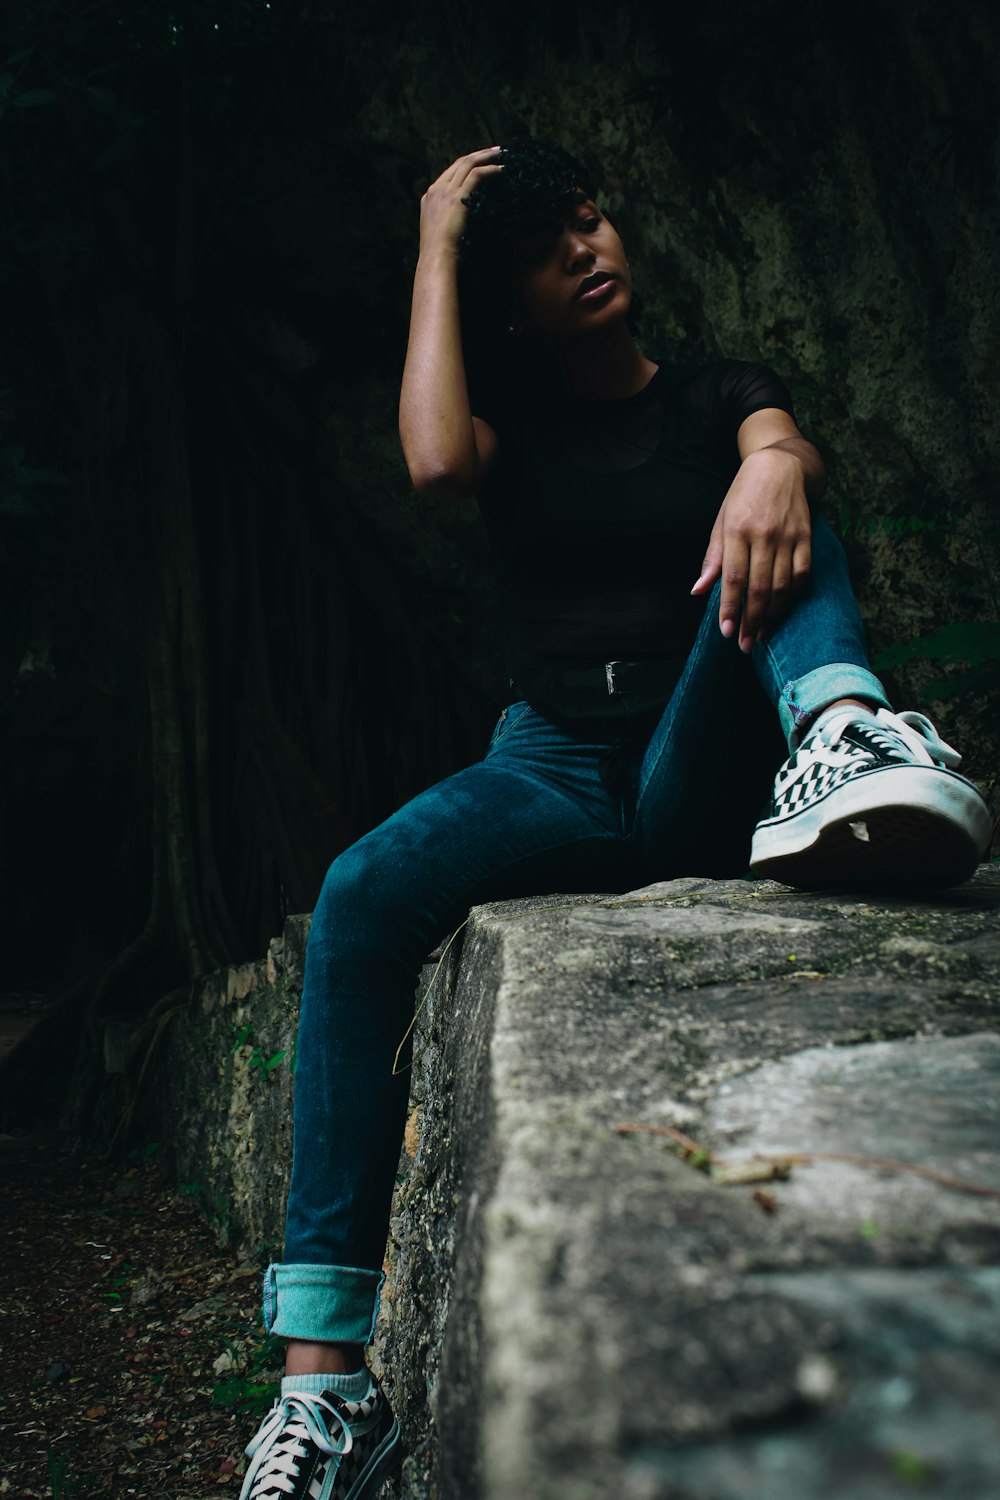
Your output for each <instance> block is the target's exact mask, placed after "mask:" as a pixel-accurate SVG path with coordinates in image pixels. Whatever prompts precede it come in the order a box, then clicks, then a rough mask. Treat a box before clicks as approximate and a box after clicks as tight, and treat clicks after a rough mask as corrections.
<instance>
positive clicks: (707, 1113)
mask: <svg viewBox="0 0 1000 1500" xmlns="http://www.w3.org/2000/svg"><path fill="white" fill-rule="evenodd" d="M998 907H1000V870H997V869H996V868H995V867H989V868H984V869H983V870H981V871H980V873H979V875H978V877H977V879H976V881H975V882H974V883H973V884H970V885H968V886H966V887H964V888H962V889H961V890H959V891H956V892H952V893H949V894H946V895H944V896H942V897H939V898H935V899H932V900H928V901H917V900H915V899H913V898H911V897H907V898H906V899H898V900H897V899H892V898H887V897H877V898H876V897H874V896H872V897H868V898H859V897H858V896H856V895H850V896H848V895H844V896H837V895H833V896H826V895H804V894H798V893H795V892H791V891H788V890H784V889H782V888H781V887H778V886H776V885H773V884H769V883H751V882H744V881H731V882H711V881H696V880H681V881H671V882H667V883H664V884H660V885H655V886H651V887H648V888H647V889H646V890H644V891H640V892H634V893H632V894H630V895H628V896H623V897H601V896H595V897H552V898H550V899H547V900H541V901H524V902H508V903H502V904H498V905H495V906H488V907H480V908H478V909H477V910H476V911H475V912H474V913H473V915H472V917H471V920H470V922H469V924H468V927H467V928H466V930H465V932H464V933H463V934H462V936H461V938H460V939H459V941H458V942H456V944H455V945H454V947H453V948H452V950H451V952H450V953H449V955H448V957H447V958H446V960H445V962H444V964H443V966H442V970H441V972H440V973H439V974H438V976H437V977H436V979H435V983H434V987H433V989H432V990H431V993H430V996H429V998H428V999H427V1001H426V1002H425V1004H424V1006H423V1009H422V1011H421V1017H420V1024H419V1027H418V1033H417V1036H418V1040H417V1060H416V1065H415V1069H414V1079H413V1094H412V1104H413V1116H412V1119H411V1128H410V1130H409V1132H408V1143H409V1152H410V1153H412V1154H409V1153H408V1154H404V1157H403V1160H402V1164H401V1174H400V1175H401V1182H400V1187H399V1191H398V1193H397V1199H396V1204H395V1211H394V1216H393V1221H392V1234H391V1238H390V1244H389V1253H388V1260H387V1265H388V1268H389V1271H390V1278H389V1283H388V1287H387V1295H386V1297H385V1301H384V1307H383V1318H382V1323H381V1327H380V1330H379V1342H378V1346H377V1358H378V1362H379V1364H380V1367H381V1368H382V1369H383V1371H384V1374H385V1378H386V1381H387V1384H388V1385H389V1386H390V1387H391V1389H392V1394H393V1398H394V1400H395V1403H396V1405H397V1408H398V1410H399V1411H400V1415H401V1417H402V1420H403V1422H404V1425H405V1427H406V1430H407V1435H408V1439H409V1442H410V1448H411V1454H412V1457H411V1458H410V1460H408V1463H407V1468H406V1471H405V1473H404V1483H403V1485H402V1487H401V1488H400V1490H399V1492H398V1493H399V1495H400V1497H402V1500H432V1497H436V1496H441V1497H449V1500H451V1497H456V1500H457V1497H461V1500H473V1497H476V1496H481V1497H482V1500H526V1497H530V1500H598V1497H600V1500H607V1497H611V1496H614V1497H623V1500H667V1497H670V1500H771V1497H772V1496H782V1497H783V1496H785V1495H794V1496H796V1500H821V1497H822V1500H828V1497H830V1496H831V1495H834V1494H838V1495H839V1494H848V1493H849V1494H850V1495H851V1496H852V1500H855V1497H862V1500H883V1497H885V1500H889V1497H890V1496H895V1495H898V1494H899V1493H901V1492H905V1489H906V1487H907V1484H908V1483H919V1484H920V1486H921V1492H922V1493H924V1494H926V1495H929V1496H933V1497H935V1500H951V1497H955V1500H958V1497H959V1496H961V1497H962V1500H973V1497H975V1500H979V1497H980V1496H982V1497H985V1496H987V1495H989V1494H991V1493H994V1492H996V1491H997V1490H998V1489H1000V1438H998V1437H997V1434H996V1431H995V1426H996V1424H995V1421H994V1417H995V1389H996V1387H995V1372H996V1368H997V1360H998V1355H1000V1342H998V1336H997V1332H996V1329H997V1320H996V1310H997V1305H998V1303H1000V1198H998V1196H997V1191H998V1190H1000V1172H998V1165H1000V1122H998V1103H997V1101H998V1098H1000V1090H998V1088H997V1083H998V1081H1000V1079H998V1074H1000V1024H998V1021H1000V986H998V981H997V974H998V971H1000V925H998V922H997V911H998ZM302 934H303V925H302V923H301V921H300V919H295V921H294V922H293V923H292V924H290V927H289V929H286V935H285V940H284V945H283V947H282V948H281V950H276V949H275V948H274V946H273V945H272V953H271V956H270V960H269V963H270V974H271V985H270V987H269V983H268V972H269V971H268V969H267V966H263V965H262V966H257V967H256V968H254V969H253V970H246V971H239V972H240V973H242V974H243V975H244V978H243V980H242V981H238V980H237V981H236V982H235V983H233V984H231V985H230V987H229V988H228V989H227V990H226V991H222V990H221V989H219V987H218V986H217V987H216V989H215V991H214V992H213V993H214V994H215V999H214V1000H213V1001H212V1002H211V1003H207V997H206V999H205V1000H203V1005H202V1012H203V1013H202V1014H201V1015H200V1016H199V1018H198V1019H197V1021H196V1023H195V1025H194V1026H193V1027H192V1025H191V1023H190V1022H187V1023H185V1024H183V1025H179V1026H177V1027H175V1030H174V1034H173V1035H172V1037H171V1038H170V1040H169V1042H168V1047H169V1049H170V1075H171V1077H175V1078H176V1077H177V1076H178V1074H182V1073H184V1071H185V1069H187V1070H188V1075H187V1077H186V1078H185V1079H184V1082H183V1089H184V1091H185V1097H186V1099H187V1100H188V1101H189V1102H188V1103H187V1104H186V1105H184V1106H183V1107H181V1106H180V1105H179V1104H178V1105H177V1106H175V1112H174V1116H173V1118H174V1122H175V1123H174V1128H175V1130H177V1131H178V1132H179V1133H180V1137H181V1139H182V1142H183V1139H184V1133H185V1131H187V1144H186V1145H184V1144H182V1145H181V1147H180V1148H179V1149H180V1152H181V1155H182V1160H183V1161H184V1162H186V1163H187V1167H186V1170H187V1171H188V1173H189V1174H190V1176H191V1177H193V1178H194V1180H198V1181H204V1182H205V1183H206V1186H207V1188H208V1192H209V1194H210V1195H211V1194H213V1193H214V1194H215V1195H216V1196H217V1197H219V1198H221V1199H224V1200H225V1201H226V1203H227V1205H228V1208H227V1216H226V1222H227V1225H228V1230H229V1233H230V1235H231V1236H233V1237H235V1238H236V1239H241V1240H242V1241H243V1242H244V1243H246V1244H248V1245H250V1246H251V1247H253V1246H255V1245H257V1244H262V1243H268V1244H270V1243H271V1242H272V1241H273V1239H274V1234H275V1227H276V1225H280V1208H281V1198H282V1196H283V1189H282V1185H281V1182H280V1179H281V1177H282V1173H283V1171H284V1170H285V1168H286V1166H287V1144H286V1143H287V1122H286V1119H285V1115H284V1112H285V1111H286V1110H287V1088H288V1085H287V1080H286V1079H285V1074H284V1065H283V1064H277V1065H276V1066H275V1067H274V1068H272V1069H271V1071H270V1072H269V1073H267V1074H265V1073H264V1072H263V1069H262V1068H261V1067H259V1066H258V1067H257V1068H250V1067H249V1066H248V1063H249V1060H250V1059H249V1058H243V1059H242V1060H241V1052H242V1050H243V1049H245V1048H246V1047H247V1046H248V1045H249V1044H250V1041H251V1037H250V1036H249V1035H248V1036H247V1038H246V1040H245V1042H244V1043H243V1044H242V1048H241V1047H237V1049H236V1051H235V1052H233V1051H232V1046H233V1042H234V1041H235V1040H236V1038H237V1037H238V1036H239V1035H240V1033H241V1031H242V1030H243V1029H244V1028H245V1027H246V1026H247V1025H248V1024H249V1025H253V1026H255V1027H256V1026H258V1025H259V1026H260V1032H261V1038H260V1043H258V1042H257V1037H256V1033H254V1037H253V1040H254V1042H255V1044H257V1045H259V1046H260V1055H261V1056H263V1057H264V1061H267V1060H268V1059H269V1058H270V1057H271V1056H272V1055H273V1053H272V1052H271V1051H269V1050H268V1049H269V1048H272V1045H273V1050H274V1051H275V1052H276V1051H280V1050H281V1047H282V1046H283V1045H284V1042H283V1040H282V1038H283V1037H284V1036H285V1035H286V1032H285V1031H283V1030H282V1027H285V1028H287V1026H288V1025H289V1022H290V1015H291V1011H292V1009H293V992H294V987H295V976H296V973H297V970H296V967H295V965H296V962H297V959H296V958H295V955H296V954H297V953H298V952H300V950H301V938H302ZM249 974H252V975H253V985H252V986H251V985H250V983H249V980H248V979H247V977H246V976H247V975H249ZM229 989H231V990H232V993H231V994H229ZM240 989H243V990H244V993H243V994H242V996H240V995H238V993H237V992H238V991H239V990H240ZM225 995H228V996H229V998H228V1001H227V1000H226V999H225V998H224V996H225ZM255 1006H256V1007H259V1008H260V1010H261V1011H262V1012H264V1013H266V1012H275V1013H278V1014H280V1016H281V1019H280V1022H278V1021H276V1022H275V1027H276V1029H275V1030H274V1031H273V1032H272V1033H267V1032H266V1030H265V1025H264V1020H263V1016H262V1018H261V1020H260V1022H258V1021H257V1020H253V1019H252V1016H253V1015H255V1014H256V1012H255V1010H254V1007H255ZM196 1034H197V1037H200V1038H201V1040H196ZM210 1036H211V1037H212V1038H213V1040H212V1041H211V1042H208V1040H207V1038H208V1037H210ZM224 1042H225V1043H227V1044H228V1050H227V1047H226V1046H224V1045H223V1043H224ZM261 1043H263V1045H261ZM192 1051H194V1052H196V1053H197V1054H198V1060H197V1061H195V1060H193V1059H192V1056H191V1054H192ZM210 1054H211V1055H212V1056H214V1058H215V1060H214V1062H212V1061H211V1057H210ZM265 1054H266V1055H265ZM252 1055H253V1054H252V1053H251V1054H250V1057H252ZM185 1059H188V1061H185ZM199 1069H202V1070H203V1071H201V1072H199V1071H198V1070H199ZM216 1096H218V1097H216ZM195 1107H197V1110H198V1118H197V1120H194V1119H192V1118H191V1113H192V1110H193V1109H195ZM213 1111H214V1119H213V1118H211V1115H212V1112H213ZM232 1121H236V1122H237V1135H238V1136H239V1137H240V1142H242V1149H241V1150H233V1149H232V1147H231V1146H230V1145H229V1144H227V1141H231V1139H232V1136H231V1134H229V1133H228V1132H229V1123H228V1122H232ZM622 1123H640V1124H644V1125H653V1126H668V1127H674V1128H679V1129H680V1130H681V1131H683V1132H684V1133H685V1134H686V1135H687V1136H688V1137H691V1138H693V1139H694V1140H695V1141H697V1142H699V1143H700V1144H702V1145H704V1146H705V1147H706V1148H708V1149H709V1150H710V1151H711V1152H713V1153H714V1154H715V1155H716V1156H717V1157H720V1158H725V1160H726V1161H727V1162H730V1163H732V1162H744V1161H745V1160H746V1159H747V1158H749V1157H751V1156H753V1155H754V1154H755V1153H767V1154H771V1153H775V1154H779V1155H781V1156H786V1157H787V1156H791V1157H793V1158H794V1157H795V1155H796V1154H804V1153H816V1152H823V1153H831V1154H836V1155H851V1156H865V1157H873V1158H878V1159H880V1160H881V1159H892V1160H894V1161H895V1162H902V1163H908V1164H910V1165H913V1166H919V1167H922V1168H930V1169H932V1170H935V1171H937V1172H938V1173H940V1174H942V1175H943V1176H944V1177H946V1178H951V1179H959V1180H960V1181H962V1182H965V1183H968V1184H971V1185H973V1186H976V1185H981V1186H985V1187H986V1188H988V1189H992V1190H993V1196H989V1195H976V1194H974V1193H972V1192H968V1191H965V1190H963V1189H962V1188H961V1187H949V1186H946V1185H943V1184H942V1183H941V1182H938V1181H931V1180H929V1179H927V1178H925V1177H921V1176H919V1175H913V1174H910V1173H907V1172H905V1171H901V1170H899V1169H898V1167H892V1168H887V1167H885V1166H879V1165H875V1164H869V1163H857V1162H843V1161H817V1160H811V1161H808V1162H795V1161H794V1160H793V1162H792V1165H791V1167H790V1175H789V1176H788V1178H787V1180H784V1181H782V1180H776V1181H767V1182H763V1183H748V1184H745V1185H742V1186H740V1185H730V1186H727V1185H723V1184H722V1183H720V1182H719V1181H716V1180H713V1179H712V1178H711V1177H710V1176H708V1175H706V1173H705V1172H704V1171H699V1170H697V1169H696V1166H695V1165H693V1164H692V1163H691V1162H690V1161H688V1160H685V1159H682V1156H681V1155H680V1154H679V1151H678V1148H677V1146H676V1145H675V1143H674V1142H673V1141H672V1140H670V1139H667V1138H665V1137H663V1136H656V1135H651V1134H638V1133H631V1134H620V1133H618V1131H617V1130H616V1127H617V1126H618V1125H619V1124H622ZM240 1142H237V1144H240ZM248 1143H249V1149H247V1148H248ZM184 1153H186V1154H184ZM228 1161H232V1163H233V1165H232V1166H231V1167H228V1166H227V1162H228ZM199 1162H203V1163H205V1165H204V1167H202V1166H200V1165H198V1163H199ZM262 1164H263V1170H262ZM227 1170H228V1171H230V1173H231V1185H230V1187H229V1189H228V1190H227V1188H226V1187H225V1181H224V1179H225V1173H226V1171H227ZM258 1183H260V1184H262V1185H260V1186H258V1185H257V1184H258ZM276 1215H277V1217H276Z"/></svg>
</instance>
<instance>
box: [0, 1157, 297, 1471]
mask: <svg viewBox="0 0 1000 1500" xmlns="http://www.w3.org/2000/svg"><path fill="white" fill-rule="evenodd" d="M0 1172H2V1174H3V1194H4V1214H3V1239H4V1241H5V1243H4V1249H3V1262H2V1263H3V1267H4V1276H3V1283H2V1288H0V1495H2V1496H9V1497H11V1500H35V1497H45V1500H78V1497H79V1500H83V1497H91V1496H113V1497H115V1500H118V1497H121V1496H128V1495H141V1496H143V1497H144V1500H203V1497H205V1496H222V1495H229V1496H231V1497H233V1500H235V1496H236V1495H237V1494H238V1493H239V1486H240V1476H241V1475H242V1473H243V1472H244V1467H245V1462H246V1460H245V1459H244V1457H243V1444H244V1443H245V1442H246V1441H247V1439H248V1438H249V1437H250V1436H251V1434H252V1433H253V1431H254V1430H255V1428H256V1425H257V1420H258V1414H259V1412H260V1411H261V1410H264V1409H266V1408H267V1407H268V1406H269V1405H270V1402H271V1400H272V1399H273V1396H274V1393H275V1386H274V1384H273V1381H274V1380H275V1379H276V1376H277V1373H278V1372H277V1370H276V1369H275V1368H273V1367H274V1366H276V1365H277V1364H278V1362H279V1357H280V1356H279V1351H278V1349H277V1346H276V1345H275V1344H274V1343H273V1341H271V1340H266V1339H265V1338H264V1336H263V1333H262V1331H261V1328H260V1315H259V1306H260V1267H258V1266H256V1265H253V1266H249V1265H240V1264H238V1263H237V1261H236V1260H235V1259H234V1257H233V1256H232V1255H231V1254H230V1253H228V1252H227V1251H226V1250H225V1249H222V1248H220V1247H219V1245H218V1244H217V1242H216V1240H215V1238H214V1236H213V1234H212V1232H211V1231H210V1230H209V1228H208V1227H207V1225H206V1224H205V1222H204V1221H203V1219H202V1218H201V1217H200V1216H199V1214H198V1213H197V1212H196V1210H195V1207H194V1205H193V1202H192V1198H191V1196H190V1195H185V1193H184V1190H183V1185H182V1186H181V1189H180V1191H178V1190H177V1189H176V1188H174V1187H171V1186H168V1185H167V1184H165V1183H164V1181H163V1180H162V1179H161V1177H160V1175H159V1173H158V1171H157V1168H156V1149H155V1147H152V1146H147V1147H146V1148H144V1149H142V1150H138V1151H136V1152H134V1153H133V1154H132V1156H131V1157H130V1158H129V1159H127V1160H126V1161H123V1162H119V1163H115V1164H112V1165H109V1164H107V1163H104V1162H102V1161H101V1160H100V1159H98V1158H97V1157H95V1156H94V1155H93V1154H91V1155H87V1154H86V1153H84V1154H83V1155H79V1156H78V1155H74V1154H73V1153H72V1152H71V1150H70V1149H69V1144H68V1142H67V1141H66V1140H65V1139H63V1138H62V1137H60V1136H59V1135H58V1134H54V1133H51V1132H49V1133H38V1132H36V1133H31V1134H24V1135H9V1136H5V1137H0ZM269 1367H271V1368H269Z"/></svg>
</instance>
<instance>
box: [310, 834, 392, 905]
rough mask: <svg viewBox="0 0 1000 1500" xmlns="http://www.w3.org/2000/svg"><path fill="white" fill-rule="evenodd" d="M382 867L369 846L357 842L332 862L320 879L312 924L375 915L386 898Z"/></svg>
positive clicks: (367, 843) (360, 840) (366, 843)
mask: <svg viewBox="0 0 1000 1500" xmlns="http://www.w3.org/2000/svg"><path fill="white" fill-rule="evenodd" d="M385 887H386V882H385V879H384V869H383V864H382V862H380V860H379V858H378V856H377V854H376V853H375V851H373V850H372V849H371V847H370V845H369V840H368V838H367V837H366V838H363V839H359V840H358V842H357V843H356V844H352V845H351V847H350V848H349V849H345V850H344V851H343V852H342V853H341V854H338V855H337V858H336V859H335V860H334V861H333V863H332V865H331V866H330V868H329V869H328V870H327V872H326V875H325V877H324V879H323V885H322V887H321V889H320V893H319V898H318V900H317V902H316V907H315V910H314V912H313V924H314V926H315V925H317V924H318V925H320V926H324V925H326V924H328V923H329V922H331V921H337V922H341V921H345V920H350V919H351V917H352V916H353V915H354V914H356V913H359V912H374V911H377V910H378V909H380V908H381V907H382V905H383V904H384V902H385V898H386V889H385Z"/></svg>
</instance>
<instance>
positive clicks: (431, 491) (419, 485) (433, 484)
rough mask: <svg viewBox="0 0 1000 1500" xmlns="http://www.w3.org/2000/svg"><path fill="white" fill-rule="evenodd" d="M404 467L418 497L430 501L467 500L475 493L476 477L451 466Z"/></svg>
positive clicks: (409, 464)
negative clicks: (420, 496) (424, 497)
mask: <svg viewBox="0 0 1000 1500" xmlns="http://www.w3.org/2000/svg"><path fill="white" fill-rule="evenodd" d="M406 467H407V469H408V471H409V475H410V483H411V484H412V485H413V488H414V489H415V490H416V491H417V494H418V495H426V496H427V497H428V498H429V499H432V500H467V499H468V498H469V497H470V496H471V495H474V494H475V492H476V477H475V475H474V474H471V473H466V472H465V471H464V470H463V469H460V468H459V467H457V466H455V465H452V464H435V463H428V462H426V461H414V462H410V460H409V459H407V463H406Z"/></svg>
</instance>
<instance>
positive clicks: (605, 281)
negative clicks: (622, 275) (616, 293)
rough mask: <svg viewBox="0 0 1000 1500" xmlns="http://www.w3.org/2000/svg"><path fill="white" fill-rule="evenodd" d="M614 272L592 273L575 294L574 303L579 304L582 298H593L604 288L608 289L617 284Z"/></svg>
mask: <svg viewBox="0 0 1000 1500" xmlns="http://www.w3.org/2000/svg"><path fill="white" fill-rule="evenodd" d="M615 280H616V277H615V273H614V271H592V272H591V274H590V275H589V276H585V277H584V278H583V280H582V281H581V282H580V285H579V286H578V287H577V289H576V291H575V292H574V293H573V301H574V302H578V301H579V299H580V298H581V297H591V296H594V295H595V294H596V293H597V292H599V291H600V290H601V289H602V288H607V287H609V286H611V285H613V283H614V282H615Z"/></svg>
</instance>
